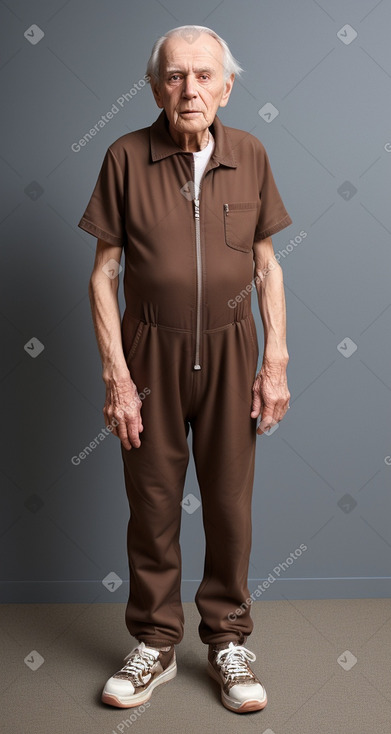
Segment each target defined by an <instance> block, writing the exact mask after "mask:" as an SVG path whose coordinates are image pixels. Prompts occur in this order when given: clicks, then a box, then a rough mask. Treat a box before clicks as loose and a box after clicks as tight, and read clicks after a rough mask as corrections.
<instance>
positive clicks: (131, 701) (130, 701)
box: [102, 659, 177, 709]
mask: <svg viewBox="0 0 391 734" xmlns="http://www.w3.org/2000/svg"><path fill="white" fill-rule="evenodd" d="M176 674H177V664H176V660H175V659H174V660H173V662H172V663H171V664H170V665H169V666H168V668H166V670H163V672H162V673H160V675H158V676H156V678H155V679H154V680H153V681H152V683H151V685H150V686H148V688H146V689H145V691H143V692H142V693H134V694H133V695H131V696H121V697H119V696H116V695H115V694H114V693H110V692H109V691H106V688H104V689H103V693H102V701H103V703H107V704H109V706H117V707H118V708H122V709H128V708H132V707H133V706H139V705H140V704H141V703H145V702H146V701H149V699H150V698H151V696H152V692H153V690H154V688H156V687H157V686H160V685H161V684H162V683H168V681H170V680H171V679H172V678H175V676H176Z"/></svg>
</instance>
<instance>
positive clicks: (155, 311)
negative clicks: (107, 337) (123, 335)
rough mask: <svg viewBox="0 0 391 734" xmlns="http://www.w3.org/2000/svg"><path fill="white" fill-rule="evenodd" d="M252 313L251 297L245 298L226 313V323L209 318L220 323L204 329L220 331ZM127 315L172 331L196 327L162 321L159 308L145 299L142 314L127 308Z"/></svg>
mask: <svg viewBox="0 0 391 734" xmlns="http://www.w3.org/2000/svg"><path fill="white" fill-rule="evenodd" d="M250 314H251V302H250V299H245V300H243V301H240V302H239V303H237V304H236V307H235V308H230V309H229V311H228V312H226V313H225V317H226V318H227V316H228V317H229V320H227V321H225V323H222V324H218V319H214V318H210V319H208V318H207V321H209V323H211V324H213V323H215V322H217V324H218V325H217V326H211V327H210V328H203V329H202V331H203V332H204V333H210V332H214V331H220V330H221V329H226V328H227V327H228V326H231V325H232V324H234V323H237V322H239V321H244V320H245V319H247V318H248V317H249V316H250ZM127 317H129V318H131V319H135V320H137V321H142V322H143V323H145V324H150V325H151V326H158V327H159V328H161V329H169V330H171V331H179V332H184V333H193V332H194V328H189V329H188V328H181V327H179V326H174V325H173V324H169V323H162V322H161V321H160V320H159V308H158V307H157V306H156V305H155V304H153V303H151V302H149V301H143V302H142V303H141V304H140V314H139V315H138V316H137V315H136V314H134V313H130V312H129V309H127ZM204 323H205V319H204Z"/></svg>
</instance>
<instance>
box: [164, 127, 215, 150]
mask: <svg viewBox="0 0 391 734" xmlns="http://www.w3.org/2000/svg"><path fill="white" fill-rule="evenodd" d="M169 133H170V135H171V137H172V139H173V140H174V141H175V142H176V144H177V145H179V147H180V148H182V149H183V150H185V151H186V152H187V153H198V152H199V151H200V150H203V149H204V148H206V146H207V145H208V143H209V140H210V134H209V128H206V129H205V130H201V132H199V133H191V134H188V133H179V132H178V131H177V130H174V129H173V128H171V125H169Z"/></svg>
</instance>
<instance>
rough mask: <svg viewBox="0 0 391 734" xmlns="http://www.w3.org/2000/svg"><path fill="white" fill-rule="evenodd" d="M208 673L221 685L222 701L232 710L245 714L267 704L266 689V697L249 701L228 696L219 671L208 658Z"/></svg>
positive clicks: (262, 707) (260, 708)
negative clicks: (236, 699)
mask: <svg viewBox="0 0 391 734" xmlns="http://www.w3.org/2000/svg"><path fill="white" fill-rule="evenodd" d="M208 673H209V675H210V676H211V678H213V680H215V681H216V682H217V683H218V684H219V685H220V687H221V702H222V704H223V705H224V706H225V708H227V709H229V710H230V711H234V712H235V713H236V714H245V713H247V711H261V710H262V709H264V708H265V706H266V704H267V696H266V691H265V698H263V699H262V700H260V699H259V698H254V699H248V700H247V701H235V700H234V699H233V698H230V697H229V696H227V694H226V693H225V692H224V690H223V687H222V680H221V678H220V676H219V674H218V672H217V671H216V670H215V669H214V667H213V665H212V663H211V662H210V661H209V660H208Z"/></svg>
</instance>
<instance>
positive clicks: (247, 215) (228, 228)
mask: <svg viewBox="0 0 391 734" xmlns="http://www.w3.org/2000/svg"><path fill="white" fill-rule="evenodd" d="M257 214H258V204H257V202H252V201H250V202H243V203H242V202H236V203H230V204H224V236H225V243H226V245H228V247H232V248H233V249H234V250H241V251H242V252H251V250H252V247H253V242H254V234H255V229H256V226H257V221H258V217H257Z"/></svg>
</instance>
